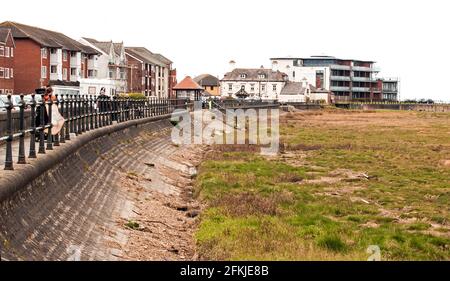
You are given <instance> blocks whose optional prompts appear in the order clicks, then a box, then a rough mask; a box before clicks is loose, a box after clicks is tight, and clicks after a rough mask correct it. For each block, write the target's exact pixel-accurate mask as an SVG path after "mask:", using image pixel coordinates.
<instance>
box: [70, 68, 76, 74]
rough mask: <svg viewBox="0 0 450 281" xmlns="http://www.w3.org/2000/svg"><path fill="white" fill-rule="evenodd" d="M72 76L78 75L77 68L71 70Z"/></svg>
mask: <svg viewBox="0 0 450 281" xmlns="http://www.w3.org/2000/svg"><path fill="white" fill-rule="evenodd" d="M70 75H72V76H76V75H77V69H76V68H75V67H72V68H70Z"/></svg>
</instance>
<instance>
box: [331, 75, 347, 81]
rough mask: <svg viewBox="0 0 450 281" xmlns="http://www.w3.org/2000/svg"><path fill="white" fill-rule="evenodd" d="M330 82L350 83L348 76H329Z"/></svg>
mask: <svg viewBox="0 0 450 281" xmlns="http://www.w3.org/2000/svg"><path fill="white" fill-rule="evenodd" d="M331 80H333V81H350V80H351V78H350V76H331Z"/></svg>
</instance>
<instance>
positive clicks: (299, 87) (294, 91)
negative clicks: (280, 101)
mask: <svg viewBox="0 0 450 281" xmlns="http://www.w3.org/2000/svg"><path fill="white" fill-rule="evenodd" d="M305 92H306V88H303V83H302V82H288V83H286V85H285V86H284V87H283V89H282V90H281V92H280V95H304V94H305Z"/></svg>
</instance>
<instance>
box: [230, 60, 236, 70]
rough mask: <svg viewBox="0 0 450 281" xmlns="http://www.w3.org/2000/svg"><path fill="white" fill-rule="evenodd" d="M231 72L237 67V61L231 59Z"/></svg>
mask: <svg viewBox="0 0 450 281" xmlns="http://www.w3.org/2000/svg"><path fill="white" fill-rule="evenodd" d="M229 64H230V72H231V71H233V70H234V69H235V68H236V62H235V61H234V60H230V62H229Z"/></svg>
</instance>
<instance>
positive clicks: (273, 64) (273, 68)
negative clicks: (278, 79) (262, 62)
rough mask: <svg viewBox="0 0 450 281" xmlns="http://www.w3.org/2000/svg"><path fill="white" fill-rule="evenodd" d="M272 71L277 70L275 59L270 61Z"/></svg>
mask: <svg viewBox="0 0 450 281" xmlns="http://www.w3.org/2000/svg"><path fill="white" fill-rule="evenodd" d="M272 71H274V72H277V71H278V62H277V61H276V60H274V61H272Z"/></svg>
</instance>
